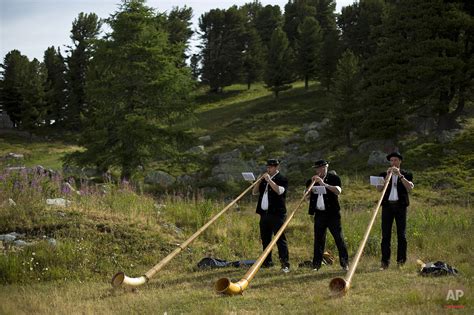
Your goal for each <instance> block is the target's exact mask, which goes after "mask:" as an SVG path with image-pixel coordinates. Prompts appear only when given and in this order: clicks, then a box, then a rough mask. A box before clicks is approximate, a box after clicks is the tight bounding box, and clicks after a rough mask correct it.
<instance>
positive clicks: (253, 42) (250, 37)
mask: <svg viewBox="0 0 474 315" xmlns="http://www.w3.org/2000/svg"><path fill="white" fill-rule="evenodd" d="M264 67H265V59H264V49H263V46H262V42H261V40H260V37H259V36H258V33H257V31H256V30H255V29H254V28H250V27H249V28H248V29H247V31H246V33H245V37H244V51H243V69H242V71H243V76H244V80H245V83H247V89H250V85H251V84H252V83H254V82H257V81H260V80H261V79H262V77H263V70H264Z"/></svg>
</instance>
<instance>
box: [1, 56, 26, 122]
mask: <svg viewBox="0 0 474 315" xmlns="http://www.w3.org/2000/svg"><path fill="white" fill-rule="evenodd" d="M29 62H30V61H29V60H28V57H26V56H24V55H22V54H21V52H20V51H18V50H16V49H15V50H12V51H10V52H8V53H7V54H6V55H5V58H4V60H3V64H2V68H3V71H2V77H3V79H2V85H3V86H2V91H1V92H2V94H1V96H2V104H3V106H4V110H5V111H6V112H7V114H8V115H9V116H10V119H11V121H12V122H13V125H14V126H15V127H17V126H19V125H20V123H21V120H22V114H23V111H22V103H23V97H24V95H22V93H21V88H22V86H23V84H24V82H25V81H26V80H28V77H27V75H28V67H29Z"/></svg>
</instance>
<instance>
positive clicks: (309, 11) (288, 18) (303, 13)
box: [283, 0, 316, 49]
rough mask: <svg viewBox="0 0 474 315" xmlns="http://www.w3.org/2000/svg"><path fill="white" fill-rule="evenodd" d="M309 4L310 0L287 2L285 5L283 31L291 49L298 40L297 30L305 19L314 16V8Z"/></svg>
mask: <svg viewBox="0 0 474 315" xmlns="http://www.w3.org/2000/svg"><path fill="white" fill-rule="evenodd" d="M310 2H311V1H310V0H298V1H288V3H287V4H286V5H285V14H284V17H285V24H284V26H283V30H284V31H285V33H286V36H287V37H288V41H289V42H290V47H292V48H293V49H294V47H295V42H296V40H297V39H298V30H299V28H300V26H301V24H302V23H303V21H304V20H305V18H307V17H315V16H316V8H315V6H314V5H312V4H311V3H310Z"/></svg>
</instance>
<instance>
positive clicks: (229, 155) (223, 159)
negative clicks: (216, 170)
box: [214, 149, 242, 163]
mask: <svg viewBox="0 0 474 315" xmlns="http://www.w3.org/2000/svg"><path fill="white" fill-rule="evenodd" d="M241 158H242V153H241V152H240V150H239V149H234V150H232V151H229V152H224V153H220V154H216V155H214V161H216V162H217V163H228V162H232V161H233V160H239V159H241Z"/></svg>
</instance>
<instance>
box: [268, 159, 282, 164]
mask: <svg viewBox="0 0 474 315" xmlns="http://www.w3.org/2000/svg"><path fill="white" fill-rule="evenodd" d="M279 164H280V161H279V160H277V159H268V160H267V166H277V165H279Z"/></svg>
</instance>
